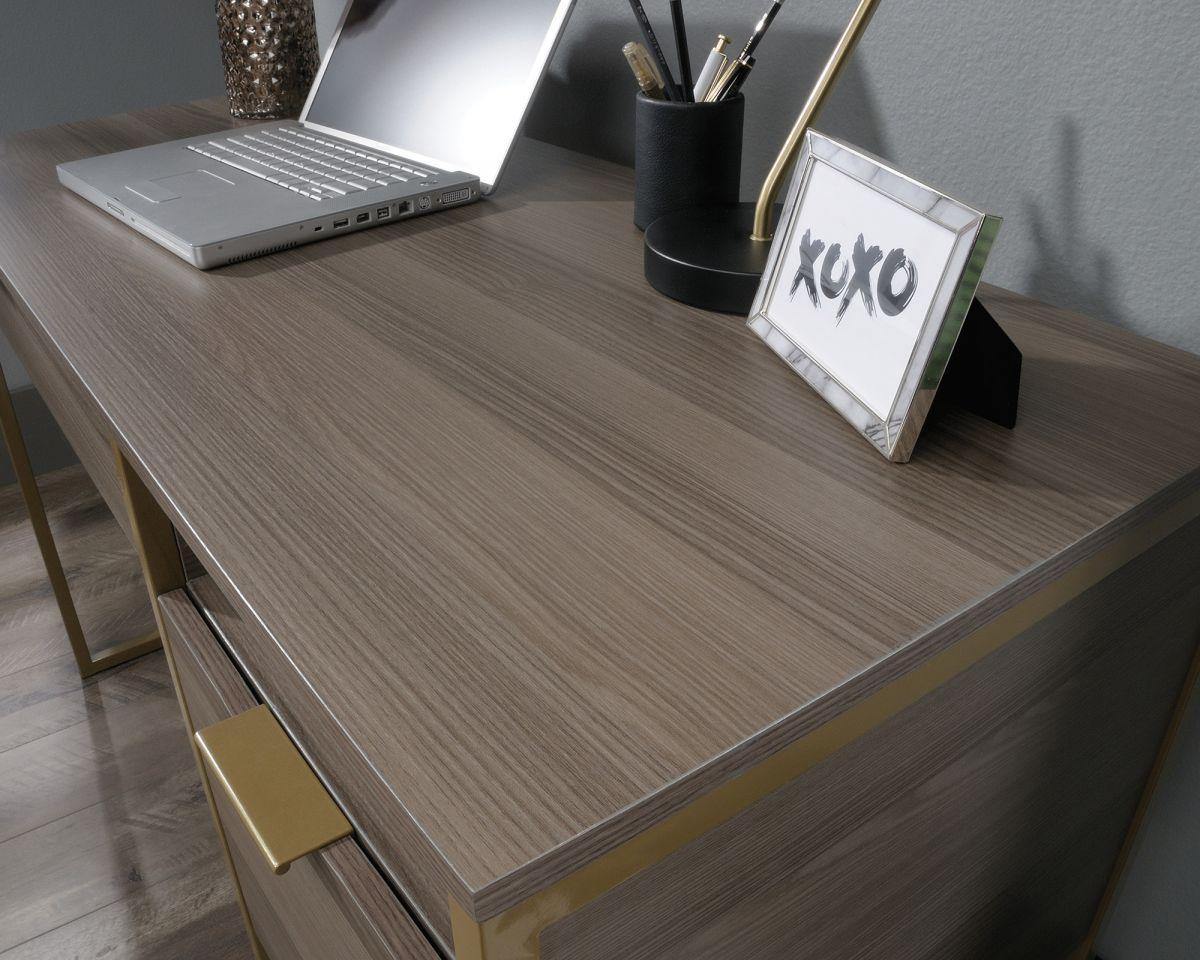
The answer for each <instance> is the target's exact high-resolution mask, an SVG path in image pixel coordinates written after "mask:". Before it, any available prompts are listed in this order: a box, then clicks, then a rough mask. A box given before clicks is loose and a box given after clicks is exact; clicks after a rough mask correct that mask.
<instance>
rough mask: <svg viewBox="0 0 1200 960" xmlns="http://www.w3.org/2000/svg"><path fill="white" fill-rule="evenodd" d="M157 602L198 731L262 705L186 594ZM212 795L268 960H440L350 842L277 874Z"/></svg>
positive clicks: (223, 801)
mask: <svg viewBox="0 0 1200 960" xmlns="http://www.w3.org/2000/svg"><path fill="white" fill-rule="evenodd" d="M159 603H160V606H161V609H162V611H163V618H164V621H165V622H166V623H167V628H168V630H169V631H170V638H171V640H172V650H173V651H174V654H175V665H176V669H177V670H178V672H179V682H180V685H181V686H182V687H183V690H184V695H185V697H186V699H187V703H188V710H189V712H190V715H191V719H192V722H193V723H194V724H195V725H196V729H202V728H204V727H207V726H210V725H212V724H214V723H218V722H219V721H221V720H225V719H228V718H229V717H232V716H234V715H236V714H238V713H242V712H244V711H246V710H249V709H251V708H253V707H255V706H257V705H258V701H257V700H256V699H255V697H254V695H253V694H252V693H251V691H250V689H249V688H248V687H247V686H246V683H245V681H244V680H243V679H242V677H241V676H240V675H239V674H238V671H237V669H236V668H235V667H234V665H233V663H232V662H231V661H230V660H229V658H228V657H227V656H226V654H225V652H224V651H223V650H222V649H221V646H220V644H219V643H218V642H217V639H216V638H215V637H214V636H213V635H212V633H211V632H210V631H209V628H208V627H207V625H206V624H205V623H204V621H203V620H202V619H201V617H200V614H199V613H198V612H197V611H196V610H195V609H194V608H193V607H192V602H191V600H190V599H189V598H188V596H187V594H185V593H184V592H183V591H176V592H174V593H171V594H167V595H166V596H164V597H162V598H161V599H160V600H159ZM213 799H214V801H215V803H216V807H217V810H218V811H219V812H220V816H221V822H222V824H223V826H224V829H225V835H226V836H227V838H228V840H229V846H230V855H231V857H232V860H233V862H234V864H235V869H236V870H237V874H238V879H239V881H240V882H241V886H242V891H243V894H244V895H245V897H246V902H247V906H248V908H249V911H250V916H251V920H252V922H253V924H254V929H255V933H256V934H257V935H258V938H259V940H260V941H261V942H262V944H263V946H264V947H266V949H267V952H268V954H269V955H270V956H271V957H290V958H295V960H328V958H331V957H337V958H339V960H437V958H438V954H437V951H435V950H434V948H433V947H432V946H431V945H430V943H429V941H428V939H426V937H425V935H424V934H423V933H422V932H421V931H420V929H419V928H418V927H417V926H416V924H414V923H413V921H412V919H411V918H410V917H409V915H408V913H407V911H406V910H405V908H404V906H403V905H402V904H401V903H400V902H399V901H398V900H397V899H396V897H395V895H394V894H393V893H392V892H391V891H390V890H389V889H388V888H387V884H386V883H385V882H384V880H383V878H382V877H381V876H380V875H379V873H378V871H376V870H375V869H374V868H373V867H372V866H371V864H370V862H369V861H368V860H367V858H366V857H365V856H364V855H363V852H362V851H361V850H360V849H359V848H358V845H357V844H356V843H355V842H354V839H353V838H352V837H346V838H343V839H342V840H338V841H337V842H335V843H332V844H330V845H329V846H327V847H324V848H322V849H321V850H318V851H316V852H315V853H313V854H311V855H310V856H307V857H305V858H303V859H301V860H299V861H297V862H296V863H294V864H292V867H291V869H289V870H288V871H287V873H285V874H283V875H282V876H277V875H275V874H274V873H273V872H272V870H271V869H270V867H269V866H268V865H267V863H266V861H265V860H264V859H263V856H262V854H261V852H260V851H259V848H258V845H257V843H256V842H255V840H254V839H253V838H252V837H251V836H250V834H249V832H248V831H247V830H246V827H245V825H244V824H243V822H242V820H241V817H240V816H239V815H238V814H237V812H236V811H235V810H234V809H233V807H232V805H231V802H230V800H229V798H228V796H227V795H226V794H225V793H224V790H223V788H222V787H221V786H220V785H219V784H214V788H213Z"/></svg>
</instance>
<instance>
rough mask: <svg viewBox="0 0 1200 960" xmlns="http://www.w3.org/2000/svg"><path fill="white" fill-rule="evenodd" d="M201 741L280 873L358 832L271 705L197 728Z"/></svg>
mask: <svg viewBox="0 0 1200 960" xmlns="http://www.w3.org/2000/svg"><path fill="white" fill-rule="evenodd" d="M196 742H197V743H198V744H199V745H200V753H201V754H202V755H203V757H204V760H205V762H206V763H207V765H208V772H209V773H210V774H211V777H210V779H211V778H212V777H215V778H216V780H217V782H218V783H220V784H221V786H222V787H223V788H224V789H225V794H226V796H228V797H229V800H230V802H231V803H232V804H233V808H234V809H235V810H236V811H237V813H238V816H239V817H240V818H241V821H242V824H243V825H244V826H245V827H246V830H247V832H248V833H249V834H250V836H251V837H253V838H254V842H255V844H256V845H257V846H258V850H259V853H261V854H262V855H263V859H264V860H266V861H267V866H268V867H270V869H271V872H272V873H274V874H275V875H276V876H280V875H282V874H285V873H287V871H288V868H289V867H291V865H292V864H293V863H295V862H296V861H297V860H299V859H301V858H303V857H307V856H308V855H309V854H310V853H314V852H316V851H317V850H320V849H321V848H322V847H327V846H329V844H331V843H333V842H335V841H337V840H341V839H342V837H348V836H350V834H351V833H352V832H353V829H352V828H351V826H350V821H349V820H347V819H346V817H345V816H344V815H343V813H342V811H341V809H340V808H339V807H338V805H337V804H336V803H334V802H333V798H332V797H330V796H329V793H328V792H327V791H326V790H325V787H324V786H323V785H322V783H321V781H320V780H318V779H317V775H316V774H315V773H313V771H312V767H310V766H309V765H308V764H307V763H306V762H305V760H304V758H303V757H302V756H300V751H299V750H297V749H296V746H295V744H293V743H292V741H291V740H289V739H288V735H287V734H286V733H284V730H283V727H281V726H280V725H279V721H278V720H276V719H275V717H274V715H273V714H272V713H271V710H270V708H269V707H267V706H266V705H265V704H259V705H258V706H257V707H253V708H251V709H249V710H247V711H245V712H244V713H239V714H237V715H235V716H232V717H228V718H227V719H225V720H222V721H220V722H219V723H214V724H213V725H212V726H210V727H205V728H204V729H203V730H197V731H196Z"/></svg>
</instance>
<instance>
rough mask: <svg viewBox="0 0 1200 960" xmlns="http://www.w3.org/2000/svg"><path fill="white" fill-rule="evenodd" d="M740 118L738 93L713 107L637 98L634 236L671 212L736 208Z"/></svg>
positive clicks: (741, 101)
mask: <svg viewBox="0 0 1200 960" xmlns="http://www.w3.org/2000/svg"><path fill="white" fill-rule="evenodd" d="M745 114H746V101H745V99H744V98H743V97H742V95H741V94H740V93H739V94H738V95H737V96H735V97H731V98H730V99H729V100H721V101H718V102H717V103H679V102H677V101H674V100H654V99H651V98H650V97H647V96H646V95H645V94H642V93H639V94H638V95H637V130H636V134H635V140H634V202H633V222H634V224H635V225H636V226H637V228H638V229H639V230H645V229H646V227H648V226H650V224H652V223H653V222H654V221H655V220H657V219H658V218H659V217H661V216H662V215H663V214H665V213H671V212H673V211H675V210H682V209H684V208H687V207H707V206H716V205H719V204H726V203H737V202H738V199H739V191H740V187H741V179H742V123H743V120H744V118H745Z"/></svg>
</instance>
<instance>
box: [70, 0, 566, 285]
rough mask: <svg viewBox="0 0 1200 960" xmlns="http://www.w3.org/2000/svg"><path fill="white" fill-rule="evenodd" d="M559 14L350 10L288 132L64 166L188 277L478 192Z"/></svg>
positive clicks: (486, 0)
mask: <svg viewBox="0 0 1200 960" xmlns="http://www.w3.org/2000/svg"><path fill="white" fill-rule="evenodd" d="M573 4H574V0H505V2H504V3H497V2H496V0H350V2H349V3H348V4H347V6H346V9H345V11H343V13H342V19H341V22H340V23H339V25H338V29H337V32H336V34H335V35H334V38H333V40H332V42H331V43H330V45H329V50H328V51H327V52H326V54H325V59H324V62H323V63H322V64H321V70H320V72H319V73H318V74H317V78H316V81H315V82H314V84H313V88H312V90H311V92H310V93H309V96H308V102H307V103H306V104H305V105H304V112H303V113H302V114H301V116H300V120H299V121H298V122H294V121H282V122H274V123H265V124H261V125H257V126H247V127H240V128H237V129H235V130H232V131H228V132H223V133H218V134H211V135H207V136H202V137H192V138H191V139H188V140H177V141H174V142H173V143H165V144H161V145H158V146H153V147H143V148H140V149H137V150H126V151H123V152H121V153H113V154H109V155H107V156H103V157H93V158H92V159H89V160H79V161H76V162H74V163H64V164H62V165H61V166H59V168H58V178H59V180H60V181H61V182H62V183H63V184H64V185H65V186H67V187H68V188H70V189H71V190H74V191H75V192H76V193H78V194H79V195H80V196H82V197H84V198H85V199H87V200H89V201H91V202H92V203H94V204H95V205H96V206H98V207H100V208H101V209H102V210H105V211H107V212H108V213H110V214H112V215H113V216H114V217H117V218H119V219H120V220H122V221H124V222H125V223H127V224H129V225H130V226H131V227H133V228H134V229H135V230H138V231H139V232H141V233H143V234H145V235H146V236H147V237H149V238H150V239H151V240H154V241H155V242H156V243H159V244H161V245H162V246H164V247H166V248H167V249H168V250H170V251H171V252H172V253H175V254H177V255H179V256H180V257H183V259H185V260H187V261H188V262H189V263H192V264H194V265H195V266H197V267H200V268H201V269H208V268H210V267H216V266H220V265H221V264H225V263H232V262H234V261H238V260H247V259H249V258H251V257H258V256H262V255H264V254H268V253H275V252H276V251H279V250H286V249H288V248H290V247H295V246H298V245H300V244H302V243H311V242H313V241H315V240H324V239H326V238H328V237H334V236H337V235H338V234H341V233H349V232H350V231H354V230H363V229H366V228H368V227H376V226H380V225H381V224H388V223H393V222H395V221H397V220H404V219H407V218H408V217H418V216H421V215H422V214H426V213H435V212H437V211H439V210H446V209H448V208H450V207H456V206H459V205H461V204H464V203H470V202H472V201H473V200H477V199H479V197H480V195H481V194H483V195H487V194H489V193H491V192H492V191H493V190H494V189H495V188H496V184H497V182H498V181H499V179H500V174H501V172H502V171H503V169H504V166H505V163H506V162H507V160H508V156H509V153H510V152H511V151H512V146H513V144H514V142H515V141H516V138H517V135H518V134H519V133H520V129H521V124H522V123H523V121H524V119H525V114H526V112H527V111H528V109H529V105H530V103H531V102H532V100H533V95H534V93H535V92H536V90H537V87H538V84H539V83H540V81H541V79H542V76H543V74H544V72H545V70H546V66H547V64H548V63H549V62H550V58H551V56H552V54H553V52H554V48H555V46H556V45H557V43H558V40H559V37H560V36H561V35H562V30H563V27H564V26H565V24H566V21H567V16H568V15H569V13H570V10H571V7H572V6H573Z"/></svg>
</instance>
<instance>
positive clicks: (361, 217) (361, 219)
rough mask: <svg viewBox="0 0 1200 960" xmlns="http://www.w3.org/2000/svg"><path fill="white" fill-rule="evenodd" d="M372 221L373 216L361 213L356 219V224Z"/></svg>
mask: <svg viewBox="0 0 1200 960" xmlns="http://www.w3.org/2000/svg"><path fill="white" fill-rule="evenodd" d="M370 219H371V215H370V214H369V213H360V214H359V215H358V216H357V217H355V218H354V222H355V223H366V222H367V221H368V220H370Z"/></svg>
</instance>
